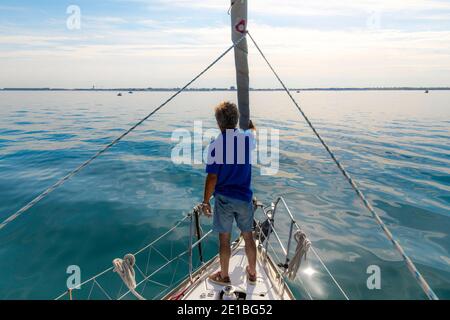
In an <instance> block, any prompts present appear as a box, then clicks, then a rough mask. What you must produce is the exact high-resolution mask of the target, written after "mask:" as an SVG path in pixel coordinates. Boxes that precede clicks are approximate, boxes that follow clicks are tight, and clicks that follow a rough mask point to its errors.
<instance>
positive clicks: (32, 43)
mask: <svg viewBox="0 0 450 320" xmlns="http://www.w3.org/2000/svg"><path fill="white" fill-rule="evenodd" d="M133 1H134V2H139V3H141V4H142V5H144V6H146V5H149V4H152V5H155V4H156V3H159V4H161V5H162V6H167V8H172V9H171V10H173V17H174V19H173V20H172V19H170V20H167V19H163V18H162V17H160V16H158V15H148V18H145V16H146V15H140V16H139V18H136V17H135V16H132V15H130V14H127V15H123V17H122V15H121V14H120V13H115V14H108V15H106V13H103V14H105V15H100V14H99V15H98V16H95V15H93V14H91V15H89V16H85V17H84V19H86V20H85V23H83V24H82V30H79V31H73V32H71V31H68V30H63V31H61V29H60V28H59V27H55V26H54V25H52V28H47V29H44V28H43V29H42V30H34V29H30V28H26V27H21V28H19V27H17V28H15V29H14V33H13V34H12V33H9V34H8V33H6V34H5V33H4V32H2V31H1V28H0V32H1V33H0V55H1V56H2V59H0V69H1V70H2V74H0V87H2V86H13V85H12V84H11V83H12V82H14V86H20V83H30V82H33V81H35V86H69V87H71V86H91V85H92V84H91V82H92V81H94V80H95V82H96V83H97V84H99V85H100V83H103V84H104V85H105V86H147V85H149V84H150V83H151V84H153V86H176V85H179V84H180V83H182V82H183V81H185V80H186V79H188V78H189V77H191V76H192V75H193V74H194V73H195V72H197V71H198V70H199V69H200V68H202V67H204V66H205V64H206V63H207V62H209V61H211V60H212V59H213V58H215V57H216V56H217V55H218V54H219V53H221V52H222V50H224V49H225V48H226V47H228V46H229V45H230V38H231V37H230V27H229V26H228V24H227V23H226V22H224V21H223V20H221V21H219V22H215V23H213V24H192V23H188V22H186V20H185V19H187V18H186V15H189V14H190V13H191V12H190V11H189V10H190V9H188V8H187V6H188V2H187V1H183V0H174V1H162V0H155V1H146V0H133ZM189 3H190V4H191V5H192V6H194V7H197V8H203V9H205V10H209V11H208V12H214V11H217V10H219V7H221V8H222V9H223V8H224V7H226V6H224V2H223V1H220V2H219V1H215V0H210V1H208V3H207V4H205V1H197V2H192V3H191V2H189ZM276 3H279V5H278V9H277V6H275V4H276ZM281 3H282V4H283V5H281ZM296 3H299V4H300V5H296ZM305 3H306V2H304V1H299V2H297V1H291V0H279V1H274V0H258V1H252V2H251V6H254V7H255V8H256V10H254V11H257V12H260V13H262V12H268V11H272V12H274V14H279V15H284V13H282V11H277V10H288V11H290V14H291V15H296V14H306V13H305V12H310V13H313V12H322V14H329V12H337V11H339V12H340V13H341V14H349V13H350V12H362V11H364V10H367V9H368V4H373V3H375V1H361V2H358V3H357V4H355V3H354V2H353V1H347V0H342V1H341V2H339V3H342V6H339V5H338V2H335V1H330V2H326V3H328V7H327V5H326V3H325V1H323V0H318V1H316V2H314V3H312V2H309V5H308V8H309V9H308V10H309V11H307V10H302V6H306V5H305ZM376 3H378V4H380V5H384V6H385V8H389V10H391V11H392V10H400V8H401V7H402V6H405V4H404V3H405V2H404V1H399V0H392V1H384V0H381V1H377V2H376ZM410 3H411V6H412V8H416V9H417V10H418V8H425V2H424V1H421V0H411V2H410ZM263 4H266V6H265V5H263ZM268 4H272V5H268ZM448 6H449V5H448V4H446V3H443V2H439V1H433V0H430V1H427V8H438V7H441V8H447V7H448ZM294 7H295V8H294ZM338 7H339V8H338ZM174 8H178V9H179V8H184V9H185V10H186V13H185V14H179V11H177V10H178V9H177V10H175V9H174ZM289 8H291V9H292V10H289ZM326 8H328V9H326ZM222 9H220V10H222ZM226 9H227V8H225V10H226ZM294 9H295V10H294ZM326 10H328V11H326ZM408 10H412V9H411V7H408V9H405V11H408ZM414 10H415V9H414ZM300 11H301V12H300ZM327 12H328V13H327ZM408 12H409V11H408ZM211 15H212V16H213V17H216V16H215V15H214V14H212V13H211ZM267 15H268V16H269V14H268V13H267ZM435 15H438V13H435ZM194 16H195V15H194ZM208 16H209V15H208ZM252 16H253V15H252ZM442 16H445V12H443V13H439V16H436V19H437V20H438V19H439V18H440V17H442ZM142 17H144V18H142ZM83 21H84V20H83ZM250 23H251V26H252V28H251V30H252V33H253V35H254V36H255V37H256V39H257V40H258V42H260V45H261V46H262V48H263V49H264V51H265V52H266V54H267V55H268V56H269V58H270V59H271V60H272V62H273V64H274V65H275V66H276V67H277V69H279V71H280V74H282V75H283V77H284V78H286V82H287V83H288V84H289V85H291V86H339V85H348V86H364V85H433V84H435V85H449V84H450V72H448V71H450V55H449V54H448V52H450V30H445V29H442V30H427V31H425V30H420V29H411V28H409V29H408V28H402V29H394V28H389V29H382V28H381V29H371V28H367V27H366V25H362V26H361V27H359V28H354V27H345V28H335V29H327V30H323V29H318V28H312V27H311V26H310V27H304V26H298V25H295V24H283V25H276V24H274V22H273V21H272V20H270V19H261V18H260V17H256V16H253V18H252V21H251V22H250ZM438 24H439V23H438ZM58 25H64V21H59V22H58ZM138 26H140V27H138ZM9 29H11V28H9ZM58 30H60V31H58ZM232 58H233V57H232V55H230V56H229V57H227V58H226V59H225V61H223V62H221V63H220V64H219V65H218V66H217V67H216V68H215V69H214V71H213V72H211V73H210V74H209V75H208V76H209V78H208V79H209V80H208V81H206V82H205V85H208V86H209V85H213V86H228V85H230V83H232V82H233V79H234V75H233V72H234V71H233V70H234V69H233V61H232ZM250 63H251V70H252V86H254V87H267V86H275V85H277V84H276V82H275V81H274V80H273V77H272V75H271V74H270V73H269V72H268V70H267V68H266V66H265V65H264V64H263V61H262V60H261V59H260V58H259V57H258V55H257V52H256V51H255V49H254V48H252V47H250ZM46 70H47V71H46ZM67 70H70V74H71V76H70V77H66V78H64V74H67ZM444 71H446V72H444Z"/></svg>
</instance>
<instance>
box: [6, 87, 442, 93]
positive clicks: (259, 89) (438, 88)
mask: <svg viewBox="0 0 450 320" xmlns="http://www.w3.org/2000/svg"><path fill="white" fill-rule="evenodd" d="M178 90H180V88H107V89H97V88H95V89H94V88H91V89H83V88H75V89H67V88H0V91H83V92H84V91H94V92H110V91H113V92H172V91H178ZM290 90H291V91H300V92H301V91H427V90H428V91H449V90H450V87H380V88H377V87H368V88H292V89H290ZM185 91H188V92H215V91H220V92H223V91H230V92H233V91H236V89H234V88H190V89H186V90H185ZM250 91H283V89H282V88H250Z"/></svg>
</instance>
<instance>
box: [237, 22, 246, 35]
mask: <svg viewBox="0 0 450 320" xmlns="http://www.w3.org/2000/svg"><path fill="white" fill-rule="evenodd" d="M235 28H236V31H237V32H239V33H245V31H247V21H245V20H244V19H242V20H241V21H239V23H238V24H237V25H236V27H235Z"/></svg>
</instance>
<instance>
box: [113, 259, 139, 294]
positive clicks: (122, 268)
mask: <svg viewBox="0 0 450 320" xmlns="http://www.w3.org/2000/svg"><path fill="white" fill-rule="evenodd" d="M135 264H136V258H135V256H134V255H132V254H127V255H126V256H125V257H124V258H123V259H114V261H113V265H114V270H113V271H114V272H116V273H117V274H119V276H120V278H121V279H122V281H123V283H125V285H126V286H127V288H128V290H130V292H131V293H132V294H133V295H134V296H135V297H136V298H138V299H139V300H145V298H144V297H143V296H141V295H140V294H139V293H137V292H136V273H135V272H134V265H135Z"/></svg>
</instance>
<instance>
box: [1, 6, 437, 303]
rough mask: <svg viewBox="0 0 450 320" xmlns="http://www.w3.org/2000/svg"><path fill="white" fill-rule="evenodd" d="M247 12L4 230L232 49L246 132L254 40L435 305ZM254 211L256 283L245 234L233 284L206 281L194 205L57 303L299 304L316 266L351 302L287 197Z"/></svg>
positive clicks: (212, 262)
mask: <svg viewBox="0 0 450 320" xmlns="http://www.w3.org/2000/svg"><path fill="white" fill-rule="evenodd" d="M247 12H248V4H247V0H232V1H231V9H230V15H231V27H232V40H233V44H232V45H231V46H230V47H229V48H228V49H226V50H225V52H223V53H222V54H221V55H220V56H219V57H218V58H217V59H215V60H214V61H213V62H212V63H211V64H209V65H208V66H207V67H206V68H205V69H203V70H202V71H201V72H199V73H198V74H197V75H196V76H195V77H194V78H193V79H192V80H191V81H189V82H188V83H187V84H186V85H185V86H183V87H182V88H180V89H179V90H177V91H176V92H175V93H174V94H172V95H171V96H170V97H169V98H168V99H167V100H166V101H164V102H163V103H162V104H161V105H159V106H158V107H156V108H155V109H154V110H153V111H152V112H150V113H149V114H148V115H147V116H146V117H144V118H143V119H141V120H140V121H138V122H137V123H136V124H135V125H133V126H132V127H131V128H129V129H128V130H126V131H125V132H124V133H122V134H121V135H120V136H119V137H117V138H116V139H115V140H113V141H112V142H111V143H109V144H107V145H106V146H105V147H104V148H102V149H101V150H100V151H98V152H97V153H96V154H94V155H93V156H92V157H91V158H90V159H88V160H87V161H85V162H84V163H82V164H81V165H80V166H78V167H77V168H75V169H74V170H73V171H71V172H70V173H68V174H67V175H65V176H64V177H63V178H62V179H60V180H58V181H57V182H56V183H55V184H53V185H52V186H50V187H49V188H48V189H46V190H45V191H43V192H42V193H41V194H39V195H38V196H37V197H36V198H34V199H33V200H32V201H30V202H29V203H27V204H26V205H25V206H23V207H22V208H21V209H19V210H18V211H16V212H15V213H13V214H12V215H10V216H9V217H8V218H7V219H6V220H4V221H3V222H1V223H0V231H1V230H2V229H3V228H5V227H6V226H7V225H8V224H10V223H12V222H13V221H15V220H16V219H18V218H19V217H21V216H22V215H23V214H24V213H25V212H27V211H28V210H29V209H30V208H32V207H33V206H34V205H36V204H37V203H39V202H40V201H41V200H42V199H44V198H45V197H47V196H48V195H49V194H50V193H52V192H53V191H54V190H56V189H57V188H59V187H60V186H62V185H63V184H64V183H65V182H66V181H68V180H70V179H71V178H73V177H74V176H75V175H76V174H78V173H79V172H80V171H82V170H83V169H84V168H85V167H87V166H89V165H90V164H91V163H92V162H93V161H94V160H96V159H97V158H98V157H100V156H101V155H102V154H104V153H105V152H106V151H108V150H109V149H110V148H111V147H112V146H114V145H115V144H117V143H119V142H120V141H121V140H122V139H124V138H125V137H126V136H127V135H128V134H130V133H131V132H132V131H133V130H134V129H136V128H137V127H138V126H140V125H141V124H142V123H144V122H145V121H146V120H148V119H149V118H150V117H152V116H153V115H155V114H156V113H157V112H158V111H159V110H161V109H162V108H164V107H165V106H166V105H167V104H169V103H170V102H171V101H172V100H173V99H174V98H175V97H177V96H178V95H179V94H181V93H182V92H183V91H185V90H186V89H187V88H188V87H189V86H190V85H191V84H193V83H194V82H195V81H196V80H197V79H199V78H200V77H201V76H202V75H203V74H205V73H206V72H207V71H208V70H209V69H211V67H212V66H214V65H215V64H216V63H217V62H218V61H220V60H221V59H222V58H223V57H224V56H225V55H226V54H227V53H229V52H231V51H232V50H234V54H235V65H236V75H237V76H236V79H237V94H238V104H239V111H240V119H239V121H240V127H241V128H242V129H244V130H245V129H247V128H248V127H249V123H250V107H249V106H250V103H249V68H248V44H247V38H249V39H250V40H251V41H252V43H253V44H254V45H255V47H256V49H257V51H258V52H259V53H260V54H261V56H262V57H263V59H264V60H265V62H266V63H267V65H268V67H269V68H270V70H271V71H272V72H273V74H274V75H275V77H276V78H277V79H278V81H279V82H280V84H281V85H282V87H283V89H284V90H285V91H286V93H287V94H288V96H289V98H290V100H291V101H292V103H293V104H294V105H295V107H296V108H297V110H298V111H299V113H300V115H301V116H302V117H303V118H304V120H305V121H306V123H307V125H308V126H309V127H310V128H311V130H312V132H313V134H314V135H315V136H316V137H317V139H318V140H319V142H320V143H321V144H322V146H323V147H324V148H325V150H326V151H327V152H328V154H329V155H330V157H331V159H332V160H333V162H334V163H335V164H336V166H337V167H338V169H339V171H340V172H341V173H342V175H343V176H344V178H345V179H346V180H347V181H348V183H349V184H350V186H351V188H352V189H353V190H354V191H355V193H356V195H357V197H358V198H359V199H360V200H361V202H362V204H363V205H364V207H365V208H366V209H367V210H368V211H369V212H370V213H371V214H372V216H373V218H374V220H375V222H376V223H377V224H378V225H379V226H380V228H381V230H382V231H383V232H384V234H385V235H386V237H387V238H388V239H389V240H390V242H391V243H392V245H393V248H394V249H395V250H397V251H398V253H399V254H400V256H401V257H402V259H403V260H404V262H405V264H406V266H407V268H408V270H409V271H410V272H411V274H412V275H413V279H414V280H415V281H417V283H418V285H419V286H420V287H421V289H422V290H423V292H424V293H425V295H426V296H427V297H428V298H429V299H433V300H437V299H438V297H437V295H436V294H435V293H434V291H433V290H432V289H431V287H430V286H429V285H428V283H427V281H426V280H425V279H424V277H423V276H422V275H421V273H420V272H419V271H418V270H417V268H416V266H415V265H414V263H413V261H412V260H411V259H410V258H409V257H408V255H407V254H406V253H405V251H404V250H403V248H402V246H401V245H400V243H399V242H398V241H397V240H395V238H394V236H393V235H392V233H391V232H390V231H389V229H388V227H387V226H386V224H385V223H384V222H383V220H382V219H381V217H380V216H379V215H378V214H377V212H376V211H375V209H374V208H373V207H372V205H371V203H370V202H369V201H368V200H367V198H366V197H365V195H364V194H363V192H362V191H361V190H360V188H359V187H358V184H357V183H356V181H355V180H354V179H353V178H352V177H351V176H350V174H349V173H348V172H347V170H346V169H345V168H344V166H343V165H342V164H341V162H340V161H339V160H338V157H337V156H336V155H335V154H334V152H333V151H332V149H331V148H330V146H328V145H327V143H326V142H325V141H324V139H323V138H322V137H321V135H320V134H319V133H318V131H317V130H316V129H315V127H314V125H313V124H312V122H311V121H310V120H309V118H308V116H307V115H306V113H305V112H304V111H303V109H302V108H301V107H300V105H299V104H298V102H297V101H296V100H295V98H294V96H293V94H292V93H291V91H290V90H289V89H288V87H287V86H286V85H285V84H284V82H283V81H282V79H281V78H280V76H279V75H278V73H277V72H276V71H275V69H274V67H273V66H272V65H271V64H270V62H269V60H268V58H267V57H266V56H265V55H264V53H263V51H262V50H261V48H260V47H259V45H258V43H257V42H256V41H255V39H254V38H253V36H252V35H251V34H250V32H249V31H248V28H247V21H248V20H247ZM253 209H254V211H255V220H254V233H253V234H254V238H255V240H256V243H257V253H258V254H257V273H258V279H257V281H256V284H250V283H247V280H246V276H245V272H244V270H245V266H246V265H247V263H246V256H245V248H244V244H243V241H242V239H241V237H240V236H237V237H236V240H235V241H234V242H233V244H232V246H231V251H232V258H231V262H230V278H231V283H232V284H231V285H227V286H219V285H216V284H213V283H211V282H210V281H209V280H208V276H209V275H210V274H212V273H214V272H217V271H218V270H219V268H220V266H219V257H218V256H215V257H212V258H211V259H209V260H206V259H205V256H206V255H205V252H204V246H206V245H207V244H208V240H209V238H210V236H211V234H212V233H213V232H212V230H210V231H208V232H203V229H202V223H201V216H202V210H201V207H200V206H194V208H193V210H192V211H191V212H189V213H188V214H187V215H185V216H184V217H183V218H182V219H181V220H180V221H178V222H177V223H176V224H175V225H174V226H173V227H172V228H170V229H169V230H168V231H167V232H166V233H164V234H162V235H160V236H159V237H158V238H156V239H155V240H154V241H152V242H151V243H149V244H147V245H146V246H144V247H143V248H141V249H139V250H138V251H137V252H135V253H133V254H127V255H126V256H125V257H123V259H122V258H117V259H114V261H113V263H112V265H111V266H110V267H109V268H106V269H105V270H103V271H101V272H99V273H97V274H96V275H94V276H92V277H91V278H89V279H88V280H86V281H84V282H82V283H79V284H73V285H70V286H69V288H68V290H66V291H65V292H63V293H62V294H61V295H59V296H58V297H57V298H56V299H58V300H59V299H70V300H75V299H110V300H113V299H118V300H122V299H139V300H146V299H163V300H294V299H296V298H303V297H305V298H308V299H314V298H315V297H314V295H313V294H312V293H311V292H310V291H309V290H308V287H307V286H305V285H303V283H304V281H303V280H306V279H305V278H304V277H305V274H306V275H308V274H313V273H314V272H315V269H317V268H321V269H322V271H323V273H326V274H327V275H328V276H329V281H330V283H333V285H335V286H336V288H337V289H338V291H339V292H340V293H341V294H342V298H343V299H347V300H348V299H350V297H349V294H347V292H346V291H345V290H344V288H343V286H342V285H340V283H339V282H338V281H337V279H336V278H335V277H334V276H333V274H332V273H331V272H330V270H329V268H328V267H327V266H326V264H325V263H324V260H323V259H322V258H321V257H320V255H319V254H318V252H317V251H316V250H315V248H314V246H313V244H312V243H311V241H310V240H309V239H308V236H307V234H306V233H305V231H304V230H303V228H302V227H301V225H300V224H299V223H298V222H297V221H296V219H295V215H294V214H292V212H291V211H290V209H289V206H288V200H285V199H284V198H283V197H282V196H279V197H277V198H276V199H272V200H269V202H268V203H267V202H266V203H263V202H260V201H259V200H258V199H254V200H253ZM283 213H284V215H283ZM281 222H284V224H285V226H286V225H287V227H285V228H283V227H282V223H281ZM183 228H184V229H185V233H183V231H182V230H183ZM180 232H181V234H184V238H183V239H185V240H187V241H186V243H187V248H186V249H185V250H183V251H182V252H178V253H174V252H173V250H169V251H170V252H165V251H164V250H160V249H158V247H157V246H158V244H161V243H165V242H167V241H170V239H171V237H175V238H177V237H178V238H179V237H180ZM154 252H156V253H157V255H158V256H159V257H160V258H161V259H160V260H161V263H160V264H159V265H158V266H157V267H156V268H154V269H152V268H150V262H151V261H152V259H153V258H152V253H154ZM309 253H312V255H314V257H315V261H316V264H315V265H313V264H311V261H310V259H306V257H307V256H309ZM180 265H184V266H185V267H186V266H187V272H185V273H183V274H182V276H181V277H180V269H179V266H180ZM301 271H303V272H301ZM170 273H172V275H171V276H170V277H168V279H169V280H170V282H169V283H164V282H161V281H158V280H156V279H155V277H156V276H157V275H158V274H164V275H165V276H166V278H167V276H168V274H170ZM294 281H298V282H299V283H300V286H301V287H302V289H303V290H302V292H301V293H300V294H299V293H297V294H294V292H293V290H292V289H293V288H292V287H291V286H290V283H292V282H294ZM153 286H156V287H157V288H156V289H155V290H156V295H154V294H153V293H155V291H154V290H153V291H152V295H150V294H149V292H148V289H149V287H153Z"/></svg>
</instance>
